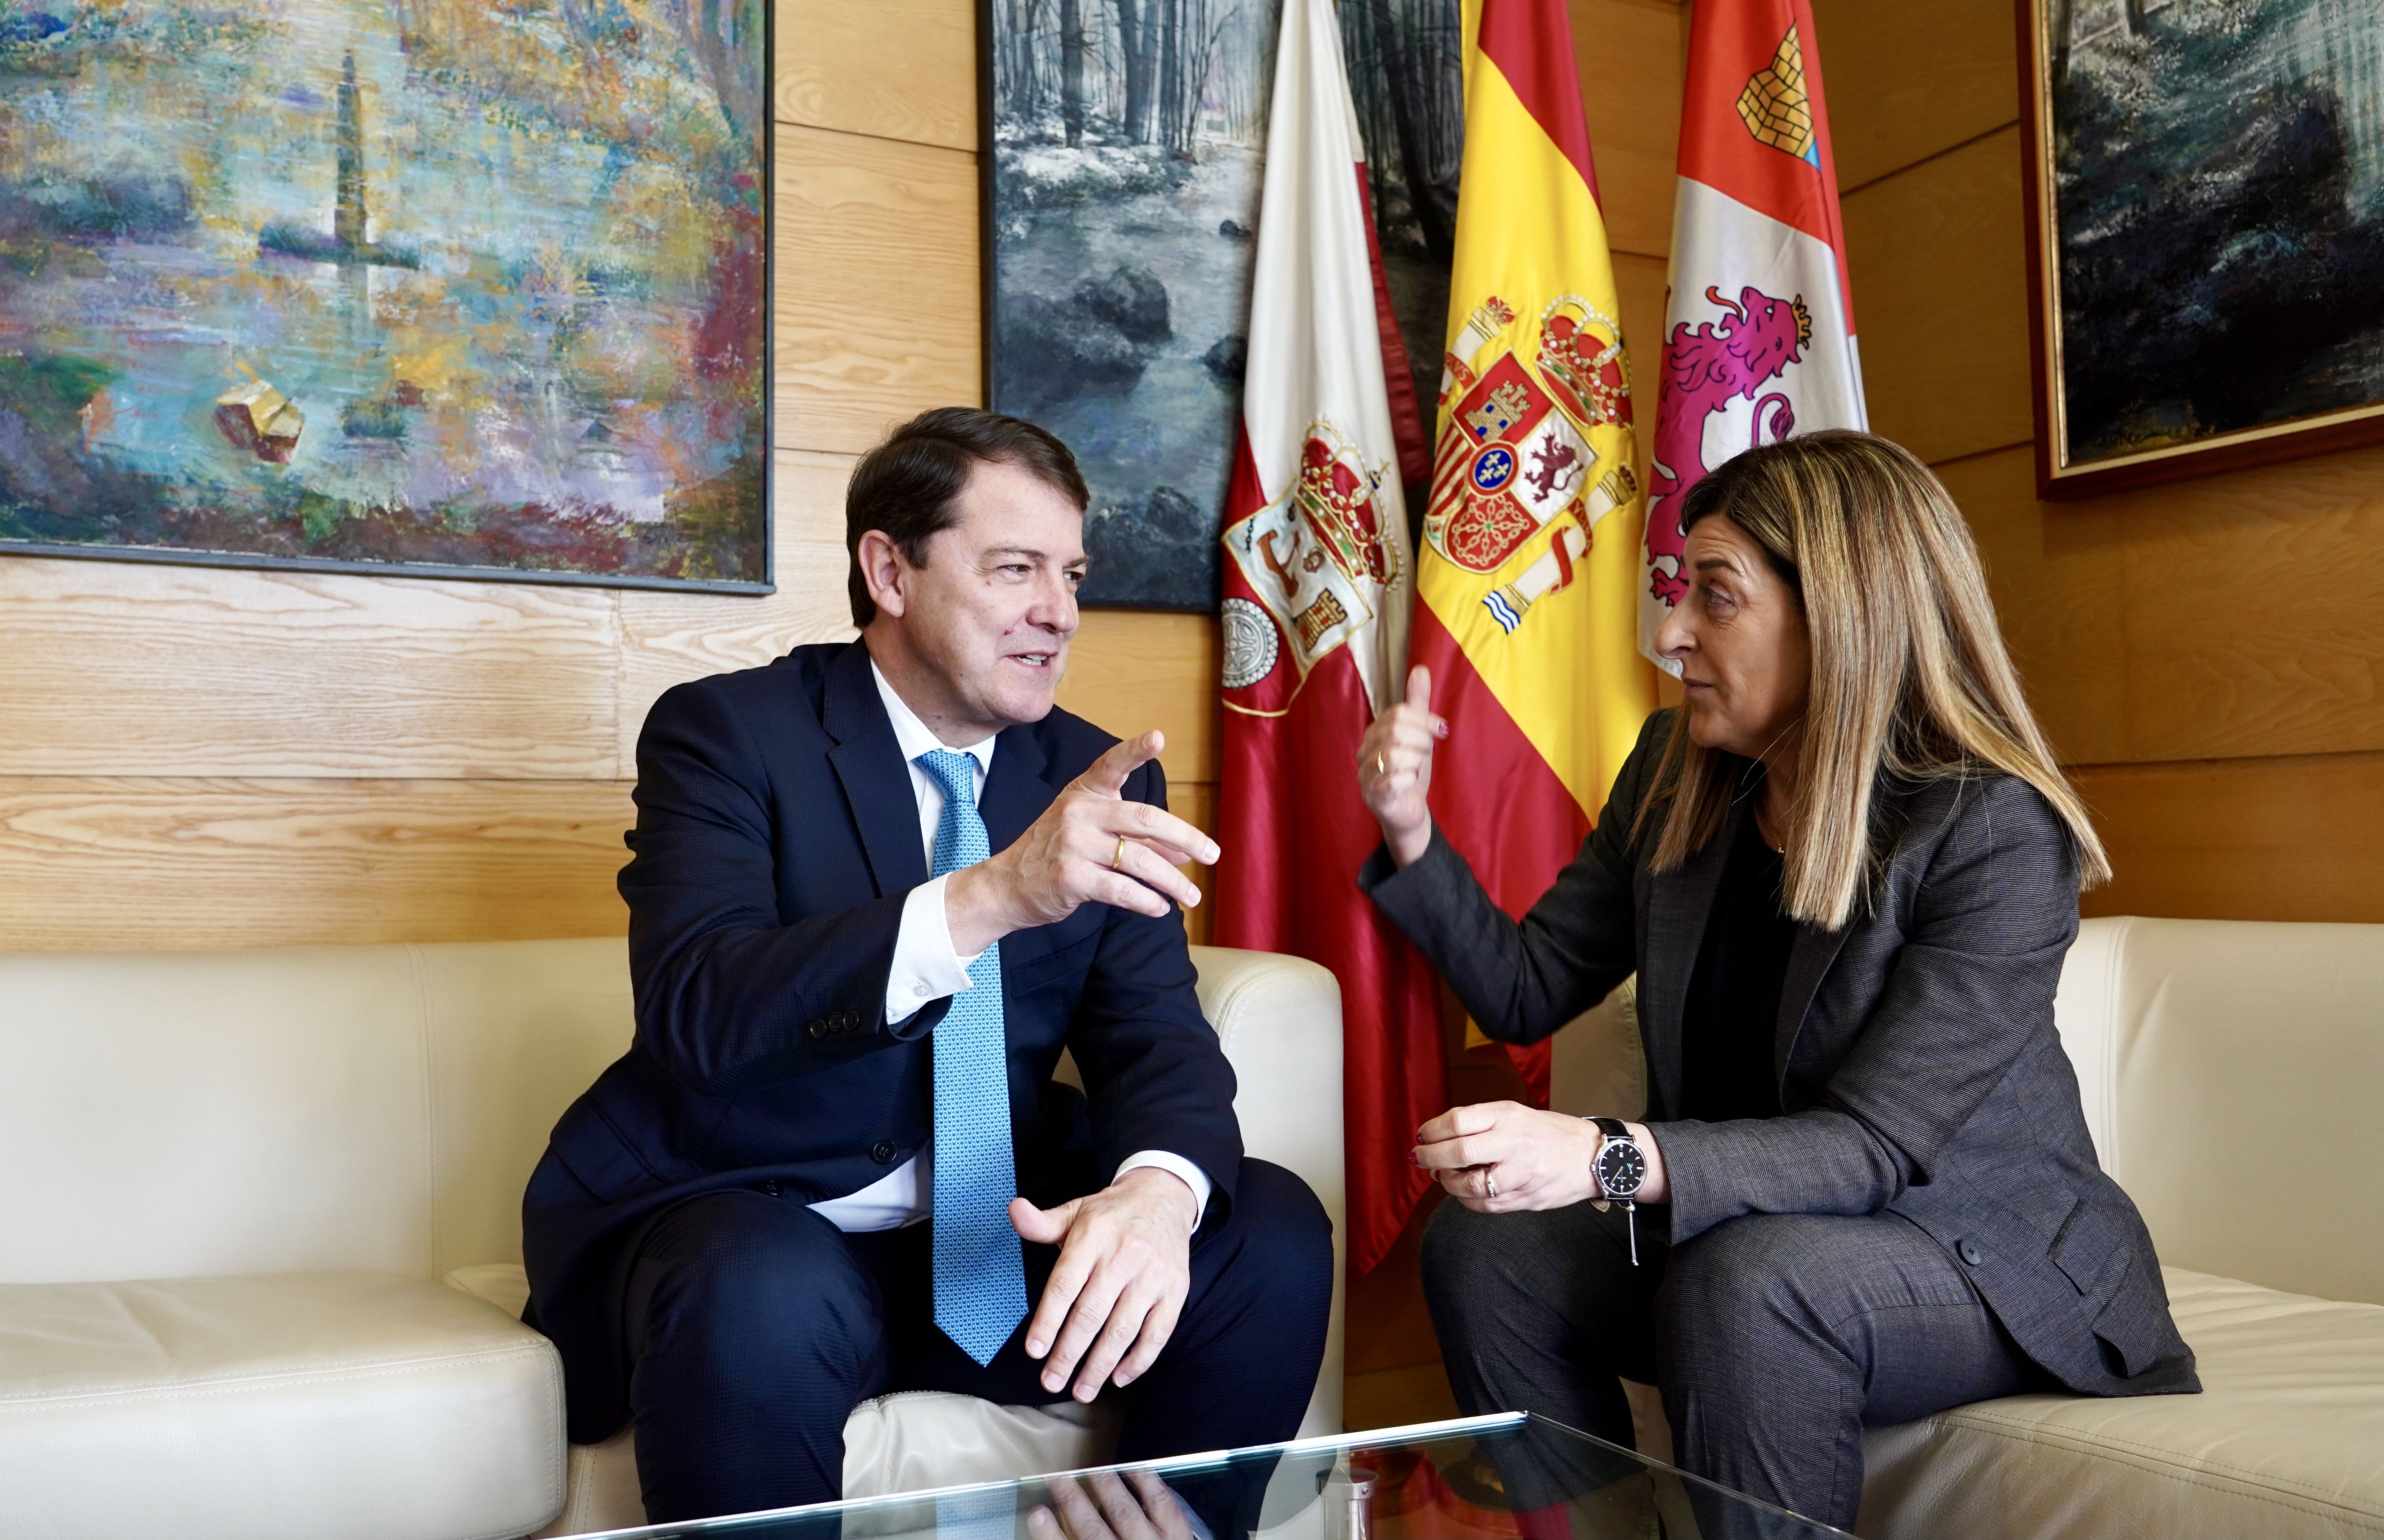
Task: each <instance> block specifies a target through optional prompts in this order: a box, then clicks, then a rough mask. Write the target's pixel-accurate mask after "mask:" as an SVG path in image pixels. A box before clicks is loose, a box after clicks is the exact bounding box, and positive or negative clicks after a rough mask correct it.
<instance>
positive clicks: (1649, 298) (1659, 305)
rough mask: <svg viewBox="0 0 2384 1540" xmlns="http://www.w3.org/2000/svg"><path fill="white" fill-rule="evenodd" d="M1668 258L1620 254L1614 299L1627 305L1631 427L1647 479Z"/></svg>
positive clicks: (1653, 442)
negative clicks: (1636, 440)
mask: <svg viewBox="0 0 2384 1540" xmlns="http://www.w3.org/2000/svg"><path fill="white" fill-rule="evenodd" d="M1666 266H1667V265H1666V263H1665V261H1664V259H1663V258H1662V257H1657V256H1635V255H1631V254H1630V253H1627V252H1617V253H1616V254H1615V255H1614V298H1615V301H1616V303H1617V304H1619V305H1620V307H1621V311H1622V315H1621V317H1620V319H1621V322H1622V341H1623V344H1624V347H1625V350H1626V354H1627V356H1628V357H1629V359H1630V361H1631V428H1632V430H1633V433H1634V434H1635V435H1636V436H1637V438H1638V440H1639V469H1640V473H1641V475H1642V477H1643V478H1644V477H1645V473H1646V468H1647V466H1650V465H1651V464H1653V463H1654V461H1655V453H1656V386H1657V382H1658V380H1660V379H1662V378H1663V376H1662V374H1661V372H1660V371H1661V369H1662V366H1663V363H1664V299H1665V294H1666V288H1665V285H1666V282H1667V276H1666V271H1665V269H1666Z"/></svg>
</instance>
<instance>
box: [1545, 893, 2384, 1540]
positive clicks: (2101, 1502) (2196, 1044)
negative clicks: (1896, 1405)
mask: <svg viewBox="0 0 2384 1540" xmlns="http://www.w3.org/2000/svg"><path fill="white" fill-rule="evenodd" d="M1630 1007H1631V1001H1630V997H1629V994H1628V992H1627V990H1618V991H1616V996H1615V998H1613V999H1611V1000H1608V1001H1607V1003H1606V1004H1605V1005H1604V1006H1601V1007H1600V1008H1599V1009H1598V1011H1596V1012H1593V1013H1592V1014H1591V1016H1589V1017H1587V1018H1584V1019H1583V1022H1582V1023H1580V1024H1576V1025H1574V1026H1573V1027H1569V1028H1568V1029H1567V1030H1565V1031H1564V1032H1562V1033H1559V1034H1558V1037H1557V1049H1556V1062H1555V1073H1554V1079H1553V1090H1554V1094H1553V1097H1552V1100H1553V1102H1554V1104H1555V1105H1556V1106H1558V1107H1559V1108H1561V1109H1562V1110H1564V1111H1567V1112H1582V1113H1587V1112H1608V1113H1609V1114H1611V1113H1613V1111H1614V1109H1615V1108H1616V1107H1618V1106H1620V1107H1624V1108H1627V1109H1629V1110H1630V1112H1636V1111H1637V1110H1639V1109H1641V1108H1643V1107H1644V1106H1645V1085H1644V1080H1643V1076H1642V1072H1641V1070H1640V1064H1641V1060H1640V1056H1639V1048H1638V1038H1637V1035H1636V1027H1635V1024H1634V1023H1633V1018H1632V1015H1631V1011H1630ZM2055 1015H2056V1019H2057V1021H2058V1024H2059V1026H2060V1030H2061V1040H2062V1046H2063V1047H2064V1048H2066V1049H2067V1050H2068V1052H2069V1057H2070V1061H2071V1062H2072V1063H2074V1064H2075V1065H2076V1066H2077V1070H2078V1080H2079V1086H2080V1091H2081V1093H2082V1094H2083V1097H2084V1099H2085V1106H2086V1122H2087V1125H2088V1126H2089V1127H2090V1128H2091V1129H2092V1132H2093V1136H2094V1148H2095V1149H2096V1151H2097V1153H2098V1154H2099V1155H2100V1156H2101V1158H2102V1161H2103V1166H2104V1169H2105V1170H2106V1171H2108V1172H2109V1173H2110V1174H2112V1176H2113V1177H2115V1178H2116V1179H2117V1181H2118V1183H2119V1185H2120V1186H2123V1187H2125V1188H2127V1190H2128V1194H2129V1197H2131V1198H2134V1199H2135V1200H2136V1206H2137V1207H2138V1208H2139V1209H2140V1210H2141V1211H2142V1213H2143V1216H2144V1222H2145V1223H2146V1224H2147V1225H2149V1226H2150V1227H2151V1229H2152V1235H2153V1241H2154V1245H2155V1246H2156V1247H2157V1248H2158V1249H2159V1251H2160V1255H2161V1261H2162V1262H2163V1264H2164V1265H2163V1269H2162V1271H2163V1273H2164V1275H2165V1277H2166V1279H2167V1285H2168V1294H2169V1301H2170V1305H2171V1308H2172V1310H2174V1311H2175V1314H2176V1318H2177V1324H2178V1329H2179V1332H2181V1333H2182V1334H2183V1335H2184V1336H2185V1340H2186V1341H2187V1342H2188V1343H2189V1344H2191V1345H2192V1347H2193V1350H2194V1353H2195V1356H2196V1358H2197V1360H2199V1364H2200V1370H2201V1374H2202V1384H2203V1393H2202V1394H2201V1395H2199V1396H2147V1397H2133V1398H2127V1399H2115V1400H2100V1399H2093V1398H2089V1397H2074V1396H2059V1395H2040V1396H2014V1397H2008V1398H2005V1399H2003V1400H1998V1401H1983V1402H1980V1403H1978V1404H1976V1405H1973V1406H1967V1407H1962V1408H1959V1409H1957V1410H1953V1411H1948V1412H1945V1413H1943V1414H1941V1415H1939V1416H1935V1417H1930V1418H1924V1419H1922V1420H1921V1421H1919V1422H1910V1423H1906V1424H1904V1425H1903V1426H1900V1427H1892V1428H1880V1429H1875V1430H1873V1431H1872V1432H1871V1433H1870V1434H1869V1436H1868V1437H1867V1439H1866V1440H1865V1457H1866V1459H1867V1461H1868V1465H1869V1472H1868V1475H1869V1479H1868V1480H1867V1482H1866V1483H1865V1485H1864V1488H1863V1506H1862V1516H1861V1519H1860V1520H1859V1521H1858V1522H1857V1523H1856V1529H1857V1531H1858V1532H1859V1533H1861V1534H1863V1535H1865V1536H1866V1537H1868V1540H2057V1537H2059V1540H2129V1537H2135V1536H2142V1537H2145V1540H2154V1537H2158V1540H2250V1537H2260V1540H2320V1537H2327V1540H2332V1537H2335V1536H2353V1535H2358V1536H2384V925H2273V924H2254V923H2248V922H2232V921H2211V920H2147V919H2105V920H2089V921H2087V922H2086V923H2085V925H2083V927H2082V928H2081V929H2080V933H2079V938H2078V942H2077V945H2076V946H2074V947H2073V948H2072V949H2071V950H2070V953H2069V958H2068V961H2067V963H2066V965H2065V966H2064V968H2063V970H2062V975H2061V990H2060V995H2059V998H2058V1000H2056V1002H2055ZM1583 1027H1586V1028H1587V1030H1583ZM1630 1112H1625V1113H1622V1114H1620V1115H1626V1116H1627V1115H1630ZM1629 1388H1631V1389H1632V1390H1633V1396H1632V1405H1633V1412H1634V1414H1635V1417H1636V1421H1637V1423H1638V1436H1639V1447H1641V1448H1642V1449H1645V1450H1646V1451H1648V1452H1649V1453H1652V1454H1656V1455H1658V1456H1664V1455H1667V1454H1668V1453H1669V1451H1670V1446H1671V1437H1670V1433H1669V1432H1668V1431H1667V1430H1666V1428H1665V1425H1664V1422H1663V1413H1662V1409H1661V1406H1660V1403H1659V1401H1658V1397H1657V1396H1656V1393H1655V1392H1654V1390H1653V1389H1652V1388H1650V1387H1647V1386H1644V1385H1643V1386H1633V1387H1629Z"/></svg>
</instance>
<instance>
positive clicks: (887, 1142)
mask: <svg viewBox="0 0 2384 1540" xmlns="http://www.w3.org/2000/svg"><path fill="white" fill-rule="evenodd" d="M869 1158H870V1159H871V1160H873V1161H876V1162H877V1163H878V1164H879V1165H881V1166H883V1165H891V1164H892V1163H893V1161H894V1141H893V1140H892V1139H880V1140H878V1141H877V1142H876V1143H875V1144H873V1145H871V1146H870V1147H869Z"/></svg>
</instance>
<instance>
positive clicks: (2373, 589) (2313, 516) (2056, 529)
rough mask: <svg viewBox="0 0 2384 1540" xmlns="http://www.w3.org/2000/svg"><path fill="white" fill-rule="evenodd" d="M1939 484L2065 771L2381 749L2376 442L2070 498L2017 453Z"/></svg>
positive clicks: (2382, 513)
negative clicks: (1979, 562) (2057, 499)
mask: <svg viewBox="0 0 2384 1540" xmlns="http://www.w3.org/2000/svg"><path fill="white" fill-rule="evenodd" d="M1939 474H1940V476H1941V478H1943V481H1944V483H1945V485H1946V488H1947V490H1948V491H1951V492H1952V493H1953V494H1954V497H1955V501H1956V502H1957V503H1960V504H1961V506H1962V510H1963V512H1964V514H1965V515H1967V516H1968V519H1969V522H1970V528H1971V529H1972V531H1973V532H1974V533H1975V535H1976V536H1977V539H1978V542H1979V548H1980V555H1981V556H1983V557H1984V558H1985V561H1986V565H1987V580H1988V584H1989V587H1990V588H1991V589H1992V590H1993V593H1994V598H1995V607H1996V610H1997V613H1998V614H1999V615H2000V616H2001V618H2002V621H2003V625H2004V633H2005V638H2006V640H2009V641H2010V643H2011V646H2012V652H2013V655H2014V657H2015V659H2016V660H2017V661H2018V664H2019V666H2020V672H2021V677H2023V678H2024V679H2026V680H2027V682H2028V687H2029V692H2030V700H2031V701H2033V702H2035V704H2036V707H2037V711H2038V713H2039V715H2040V717H2041V719H2042V720H2043V723H2044V726H2045V729H2046V731H2047V732H2048V733H2050V734H2051V735H2052V737H2053V739H2054V743H2055V748H2056V749H2057V751H2059V752H2060V754H2061V756H2062V757H2063V759H2065V760H2067V761H2071V762H2076V763H2084V764H2105V763H2120V762H2130V763H2132V762H2147V761H2160V760H2202V759H2223V758H2234V757H2245V758H2258V757H2261V756H2266V755H2272V754H2306V753H2341V752H2353V751H2368V750H2375V749H2379V748H2384V450H2357V451H2353V452H2351V453H2344V454H2338V455H2331V456H2328V457H2327V458H2325V459H2320V460H2311V461H2304V462H2303V463H2301V464H2300V465H2299V466H2295V467H2293V468H2292V469H2291V471H2290V473H2286V472H2279V471H2277V470H2254V471H2243V472H2239V473H2237V474H2235V475H2232V476H2224V477H2212V478H2207V479H2205V480H2202V481H2194V482H2188V483H2185V484H2183V485H2179V486H2173V487H2162V488H2154V489H2147V490H2145V491H2137V492H2129V493H2124V494H2121V495H2119V496H2117V497H2107V498H2097V499H2093V500H2091V501H2087V502H2080V503H2040V502H2038V501H2037V499H2036V495H2035V483H2034V473H2033V469H2032V467H2031V466H2030V460H2029V452H2028V451H2027V450H2026V449H2025V448H2022V449H2012V450H2002V451H1998V452H1996V453H1992V454H1984V455H1979V456H1976V457H1974V458H1971V459H1967V460H1962V461H1958V462H1956V463H1955V464H1952V465H1948V466H1941V467H1939Z"/></svg>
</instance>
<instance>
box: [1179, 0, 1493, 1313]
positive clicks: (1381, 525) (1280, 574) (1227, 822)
mask: <svg viewBox="0 0 2384 1540" xmlns="http://www.w3.org/2000/svg"><path fill="white" fill-rule="evenodd" d="M1271 112H1272V116H1271V118H1270V119H1269V122H1268V128H1267V159H1266V182H1265V187H1264V191H1263V192H1262V194H1261V197H1260V205H1259V208H1260V212H1259V241H1258V253H1257V270H1256V273H1255V275H1254V277H1253V279H1252V282H1251V288H1250V325H1249V364H1248V372H1247V375H1246V377H1245V379H1244V383H1243V388H1242V430H1241V434H1240V443H1239V446H1238V448H1237V451H1236V453H1235V466H1234V475H1233V479H1232V482H1231V485H1230V487H1229V489H1228V491H1227V492H1226V503H1225V530H1224V534H1223V544H1224V548H1225V561H1224V602H1223V632H1224V637H1223V655H1224V668H1223V679H1222V681H1221V683H1222V686H1223V697H1224V708H1225V709H1224V718H1225V720H1224V771H1223V788H1222V789H1221V796H1220V805H1219V808H1218V829H1217V841H1218V843H1219V844H1220V845H1221V846H1222V847H1223V851H1224V853H1223V859H1222V860H1220V861H1219V862H1218V863H1217V884H1216V897H1217V907H1216V914H1217V921H1216V931H1215V939H1216V942H1217V944H1218V945H1220V946H1227V947H1249V948H1254V949H1257V950H1264V951H1280V952H1289V953H1292V954H1294V955H1296V956H1299V957H1305V958H1309V959H1311V960H1313V961H1315V962H1318V963H1322V964H1324V965H1325V966H1326V967H1328V968H1330V969H1332V970H1333V972H1334V974H1335V976H1337V977H1338V978H1339V979H1340V981H1341V1011H1342V1023H1343V1034H1344V1037H1343V1043H1344V1055H1343V1057H1344V1066H1343V1085H1344V1093H1343V1106H1344V1124H1343V1137H1344V1139H1345V1141H1346V1144H1347V1151H1348V1184H1349V1187H1348V1194H1349V1223H1348V1236H1347V1242H1348V1261H1349V1268H1350V1271H1351V1272H1352V1273H1362V1272H1365V1271H1366V1270H1367V1269H1369V1268H1371V1267H1372V1266H1373V1265H1374V1263H1376V1262H1377V1261H1381V1260H1382V1257H1383V1255H1384V1253H1385V1252H1386V1251H1388V1250H1389V1249H1390V1248H1391V1244H1392V1242H1394V1241H1395V1240H1397V1238H1398V1234H1399V1230H1400V1227H1401V1226H1402V1225H1403V1224H1404V1223H1406V1221H1407V1217H1408V1214H1409V1212H1410V1211H1412V1209H1413V1208H1414V1205H1415V1201H1416V1199H1417V1198H1419V1197H1421V1196H1422V1191H1423V1187H1424V1186H1425V1180H1426V1179H1425V1177H1424V1174H1423V1173H1422V1172H1420V1171H1418V1170H1417V1169H1416V1168H1415V1167H1414V1165H1413V1164H1412V1163H1410V1162H1409V1160H1408V1159H1407V1152H1408V1150H1409V1148H1410V1147H1411V1146H1412V1145H1413V1143H1414V1136H1415V1130H1416V1128H1417V1126H1418V1125H1419V1124H1422V1123H1423V1122H1424V1121H1425V1120H1426V1119H1428V1118H1431V1117H1433V1116H1434V1115H1436V1114H1438V1113H1439V1112H1442V1111H1443V1110H1444V1109H1445V1108H1446V1107H1447V1072H1446V1070H1445V1068H1444V1065H1443V1062H1442V1057H1441V1041H1440V1028H1439V1023H1438V1017H1437V1013H1436V1002H1437V995H1436V986H1435V984H1434V979H1433V976H1432V973H1431V970H1430V969H1429V968H1428V967H1427V966H1426V964H1425V963H1424V962H1423V960H1422V957H1420V956H1419V955H1418V954H1417V953H1416V952H1415V951H1414V950H1413V949H1411V948H1410V947H1409V946H1408V945H1407V943H1406V941H1405V940H1403V939H1402V938H1400V937H1399V935H1398V933H1397V931H1396V930H1394V929H1393V928H1392V927H1391V926H1390V925H1389V924H1388V923H1387V922H1386V921H1385V920H1384V918H1383V917H1382V915H1381V914H1380V913H1377V912H1376V911H1375V909H1374V907H1373V905H1372V903H1371V902H1369V901H1368V900H1367V899H1366V897H1365V896H1364V895H1363V894H1362V893H1360V891H1359V890H1358V886H1357V880H1356V879H1357V875H1358V868H1359V867H1360V865H1362V864H1364V863H1365V860H1366V857H1367V856H1368V855H1369V854H1370V853H1371V852H1372V851H1373V848H1374V846H1375V844H1376V843H1377V842H1378V841H1379V840H1380V838H1381V834H1380V831H1379V830H1378V829H1377V828H1376V827H1375V825H1374V820H1373V817H1372V814H1370V813H1367V811H1366V809H1365V806H1364V804H1363V803H1362V802H1360V801H1359V798H1358V790H1357V751H1358V740H1359V739H1360V737H1361V736H1362V735H1363V734H1364V732H1365V730H1366V725H1367V723H1369V722H1370V721H1372V718H1373V715H1374V713H1375V711H1376V710H1377V709H1378V708H1380V707H1381V706H1382V705H1384V703H1385V702H1388V701H1389V700H1390V699H1391V698H1392V697H1393V696H1394V695H1395V694H1397V692H1398V690H1399V689H1400V686H1401V683H1402V679H1403V676H1404V674H1405V671H1406V665H1407V652H1408V623H1409V605H1410V603H1411V602H1412V595H1413V592H1414V562H1413V560H1412V558H1411V556H1410V553H1409V548H1408V534H1407V530H1408V524H1407V505H1406V500H1405V497H1404V495H1403V492H1402V489H1401V472H1400V466H1401V462H1402V459H1403V458H1404V459H1405V460H1406V461H1407V463H1408V464H1409V466H1413V467H1414V468H1416V469H1417V470H1418V471H1421V470H1422V467H1423V466H1424V465H1425V463H1426V462H1425V459H1424V446H1423V438H1422V427H1421V424H1420V423H1419V421H1418V419H1417V414H1416V407H1415V399H1414V389H1413V386H1412V385H1411V384H1410V383H1409V379H1410V376H1409V372H1408V364H1407V358H1406V352H1405V349H1404V348H1403V347H1402V346H1401V344H1400V342H1399V340H1398V329H1397V322H1396V320H1395V319H1394V318H1393V317H1392V315H1391V310H1390V306H1389V304H1388V301H1387V298H1386V296H1385V294H1384V290H1383V288H1382V279H1381V258H1380V255H1379V253H1378V252H1377V251H1376V250H1375V247H1374V237H1373V222H1372V219H1371V218H1370V217H1369V215H1368V210H1367V206H1366V202H1365V187H1366V167H1365V150H1364V148H1363V146H1362V144H1361V143H1360V139H1359V133H1358V121H1357V114H1356V112H1355V110H1354V108H1353V107H1352V106H1351V103H1350V98H1349V81H1348V77H1347V74H1346V73H1344V66H1343V63H1342V57H1341V33H1340V26H1339V23H1338V22H1337V21H1336V19H1335V16H1334V12H1333V6H1332V4H1331V0H1285V4H1284V7H1283V31H1282V39H1281V43H1280V44H1279V45H1278V48H1277V51H1276V55H1275V75H1274V97H1273V107H1272V109H1271ZM1402 408H1403V410H1402ZM1402 417H1404V419H1405V422H1404V425H1402V424H1401V421H1400V419H1401V418H1402ZM1402 427H1404V431H1403V430H1402Z"/></svg>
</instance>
